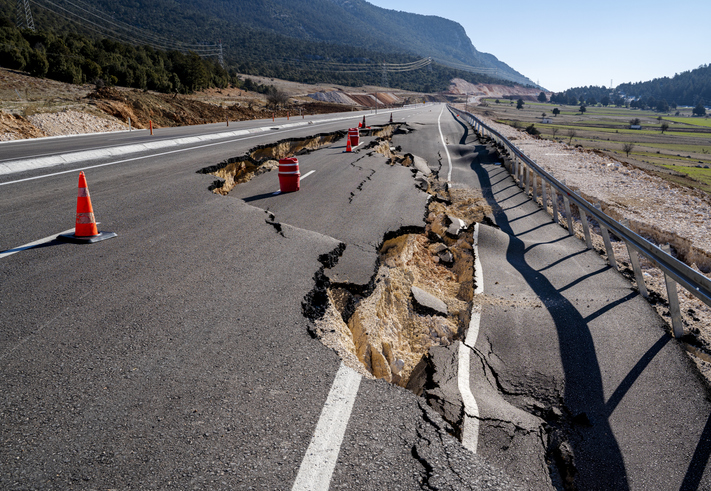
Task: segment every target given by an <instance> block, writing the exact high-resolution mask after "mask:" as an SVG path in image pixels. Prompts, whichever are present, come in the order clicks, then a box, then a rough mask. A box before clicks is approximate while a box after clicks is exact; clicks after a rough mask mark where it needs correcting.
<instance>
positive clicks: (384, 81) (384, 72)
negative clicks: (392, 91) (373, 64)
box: [376, 62, 388, 107]
mask: <svg viewBox="0 0 711 491" xmlns="http://www.w3.org/2000/svg"><path fill="white" fill-rule="evenodd" d="M382 85H383V87H387V86H388V71H387V70H386V69H385V62H383V81H382ZM376 107H377V104H376Z"/></svg>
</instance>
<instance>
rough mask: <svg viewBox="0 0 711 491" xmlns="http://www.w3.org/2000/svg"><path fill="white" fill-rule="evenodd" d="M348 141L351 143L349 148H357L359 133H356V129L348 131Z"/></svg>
mask: <svg viewBox="0 0 711 491" xmlns="http://www.w3.org/2000/svg"><path fill="white" fill-rule="evenodd" d="M348 139H349V140H350V141H351V146H353V147H357V146H358V142H359V141H360V133H359V132H358V128H349V129H348Z"/></svg>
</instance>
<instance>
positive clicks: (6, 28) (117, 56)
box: [0, 17, 494, 93]
mask: <svg viewBox="0 0 711 491" xmlns="http://www.w3.org/2000/svg"><path fill="white" fill-rule="evenodd" d="M59 28H60V29H61V32H62V33H61V34H57V33H55V32H53V31H45V30H36V31H32V30H29V29H23V30H20V29H18V28H16V27H15V25H14V23H13V22H12V21H11V20H10V19H8V18H6V17H0V66H3V67H5V68H12V69H17V70H24V71H27V72H29V73H30V74H31V75H34V76H37V77H47V78H51V79H54V80H59V81H62V82H68V83H76V84H78V83H87V82H89V83H97V84H106V85H120V86H124V87H135V88H140V89H150V90H155V91H158V92H181V93H186V92H193V91H196V90H201V89H205V88H209V87H226V86H228V85H232V86H237V87H242V88H244V89H247V90H255V91H258V92H266V91H268V90H269V87H266V86H263V85H258V84H253V83H251V82H250V80H249V79H246V80H243V79H240V78H239V77H237V75H236V73H237V69H239V71H240V73H246V74H254V75H263V76H271V77H278V78H284V79H290V80H297V81H303V82H308V83H315V82H331V83H340V84H344V85H364V84H377V83H379V82H381V81H382V78H381V73H380V72H377V71H376V72H373V71H362V72H360V71H354V72H328V71H311V70H305V69H296V68H294V67H292V66H290V65H288V64H280V63H270V62H268V61H264V62H259V63H250V62H248V61H245V62H243V63H240V64H238V65H237V69H235V68H232V69H230V70H227V69H225V68H223V67H222V66H220V65H219V63H217V60H216V59H215V58H213V59H205V58H201V57H200V56H198V55H197V54H195V53H190V52H188V53H182V52H179V51H175V50H172V51H164V50H157V49H154V48H152V47H151V46H147V45H141V46H134V45H132V44H127V43H120V42H117V41H114V40H111V39H106V38H98V39H97V38H91V37H88V36H85V35H83V34H79V33H77V32H75V31H74V29H73V28H72V26H71V25H63V26H60V27H59ZM321 47H322V48H323V49H324V51H326V52H327V51H328V46H327V45H322V46H321ZM351 51H352V52H353V53H355V54H359V55H361V56H367V55H369V54H370V55H372V56H381V57H382V56H384V55H382V54H380V55H378V54H377V53H368V52H365V51H363V50H360V51H358V50H356V49H355V48H352V49H351ZM393 58H394V59H397V60H401V61H403V62H408V61H412V60H413V58H412V57H407V56H404V55H400V56H393V57H391V58H389V59H393ZM455 77H459V78H464V79H467V80H469V81H471V82H474V83H475V82H487V83H490V82H493V81H494V79H492V78H490V77H487V76H484V75H477V74H473V73H469V72H462V71H459V70H454V69H451V68H448V67H443V66H439V65H433V66H431V67H426V68H424V69H420V70H416V71H410V72H396V73H392V74H389V82H390V84H391V85H392V86H394V87H400V88H404V89H409V90H416V91H422V92H433V91H442V90H445V89H446V88H447V87H448V85H449V81H450V80H451V79H452V78H455Z"/></svg>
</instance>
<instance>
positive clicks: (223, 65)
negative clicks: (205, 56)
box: [217, 39, 225, 68]
mask: <svg viewBox="0 0 711 491" xmlns="http://www.w3.org/2000/svg"><path fill="white" fill-rule="evenodd" d="M217 44H218V45H219V46H220V58H219V62H220V66H221V67H222V68H225V59H224V58H223V57H222V39H220V40H219V41H218V42H217Z"/></svg>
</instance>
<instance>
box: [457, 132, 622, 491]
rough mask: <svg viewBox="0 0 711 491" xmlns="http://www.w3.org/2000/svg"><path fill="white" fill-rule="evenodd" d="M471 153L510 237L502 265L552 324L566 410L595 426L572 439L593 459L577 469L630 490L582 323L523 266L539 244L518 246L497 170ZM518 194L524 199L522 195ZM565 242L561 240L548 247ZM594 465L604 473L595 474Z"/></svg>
mask: <svg viewBox="0 0 711 491" xmlns="http://www.w3.org/2000/svg"><path fill="white" fill-rule="evenodd" d="M476 153H477V157H476V158H475V159H474V160H473V161H472V163H471V168H472V170H473V171H474V172H475V173H476V174H477V176H478V178H479V182H480V183H481V189H482V193H483V195H484V198H485V199H486V201H487V203H488V204H489V206H491V208H492V210H493V213H494V217H495V221H496V224H497V225H498V226H499V228H500V229H501V231H502V232H505V233H506V234H508V236H509V244H508V247H507V250H506V259H507V261H508V262H509V264H511V265H512V266H513V267H514V268H515V269H516V270H517V271H518V272H519V274H520V275H521V277H522V278H523V279H524V281H525V282H526V283H527V285H528V286H529V287H530V288H531V289H532V290H533V291H534V292H535V293H536V295H537V296H538V297H539V298H540V300H541V302H542V303H543V305H544V306H545V307H546V309H547V310H548V312H549V314H550V316H551V318H552V319H553V322H554V324H555V328H556V332H557V334H558V345H559V349H560V357H561V362H562V366H563V371H564V373H565V389H564V391H565V393H564V401H565V403H566V406H567V407H568V408H569V409H570V410H571V412H572V414H573V415H574V416H575V415H576V414H575V413H576V412H579V413H582V412H583V410H584V411H585V413H586V417H585V418H583V419H588V418H589V419H590V420H591V421H594V424H593V425H586V426H585V427H584V428H582V427H581V428H579V430H580V431H579V432H578V433H580V434H581V435H582V436H579V437H575V436H574V435H571V441H570V444H571V445H572V446H573V448H574V453H575V454H576V455H586V454H587V455H590V454H591V453H592V454H593V458H591V459H588V460H587V461H584V462H578V467H579V468H581V467H582V468H586V469H587V470H586V472H585V474H586V475H597V478H598V482H597V485H598V486H600V488H601V489H617V490H624V489H629V484H628V482H627V472H626V469H625V462H624V459H623V457H622V452H621V450H620V447H619V445H618V442H617V439H616V438H615V436H614V433H613V432H612V429H611V427H610V424H609V421H608V418H607V414H608V410H607V405H606V401H605V398H604V392H603V384H602V375H601V372H600V364H599V362H598V358H597V354H596V353H595V344H594V342H593V338H592V334H591V332H590V329H589V328H588V325H587V322H586V320H585V318H584V317H583V316H582V314H581V313H580V312H579V311H578V310H577V309H576V308H575V306H574V305H573V304H572V303H571V302H570V301H569V300H568V299H567V298H565V297H564V296H563V295H562V294H561V293H560V291H559V290H558V289H557V288H555V287H554V286H553V284H552V283H551V282H550V281H549V280H548V279H547V278H546V277H545V276H543V275H541V274H540V273H539V272H538V271H537V270H536V269H535V268H533V267H532V266H531V265H530V264H528V262H527V260H526V254H527V253H528V252H530V250H531V249H532V248H533V247H535V246H536V245H539V244H534V245H532V246H530V247H529V248H526V246H525V244H524V242H523V240H521V239H520V238H518V237H517V236H516V235H515V234H514V231H513V228H512V227H511V224H510V221H509V219H508V217H507V215H506V213H505V210H504V209H502V208H501V206H500V205H499V202H498V201H497V200H496V197H495V196H494V194H493V191H492V188H491V178H490V175H489V170H496V171H498V167H493V166H487V167H486V168H485V167H484V165H482V164H485V163H486V162H485V159H484V158H482V156H483V154H485V153H486V154H488V151H487V149H486V147H485V146H483V145H478V146H477V152H476ZM480 162H481V163H480ZM519 193H521V194H523V191H519ZM519 206H520V205H519ZM569 238H570V237H568V236H566V237H563V238H562V239H556V240H553V241H551V242H550V243H555V242H559V241H561V240H564V239H569ZM583 439H584V440H586V441H589V442H591V441H594V442H596V443H595V448H594V449H592V448H590V447H586V448H585V449H584V450H582V441H583ZM581 450H582V451H581ZM596 465H597V466H602V467H604V468H594V467H595V466H596Z"/></svg>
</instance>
